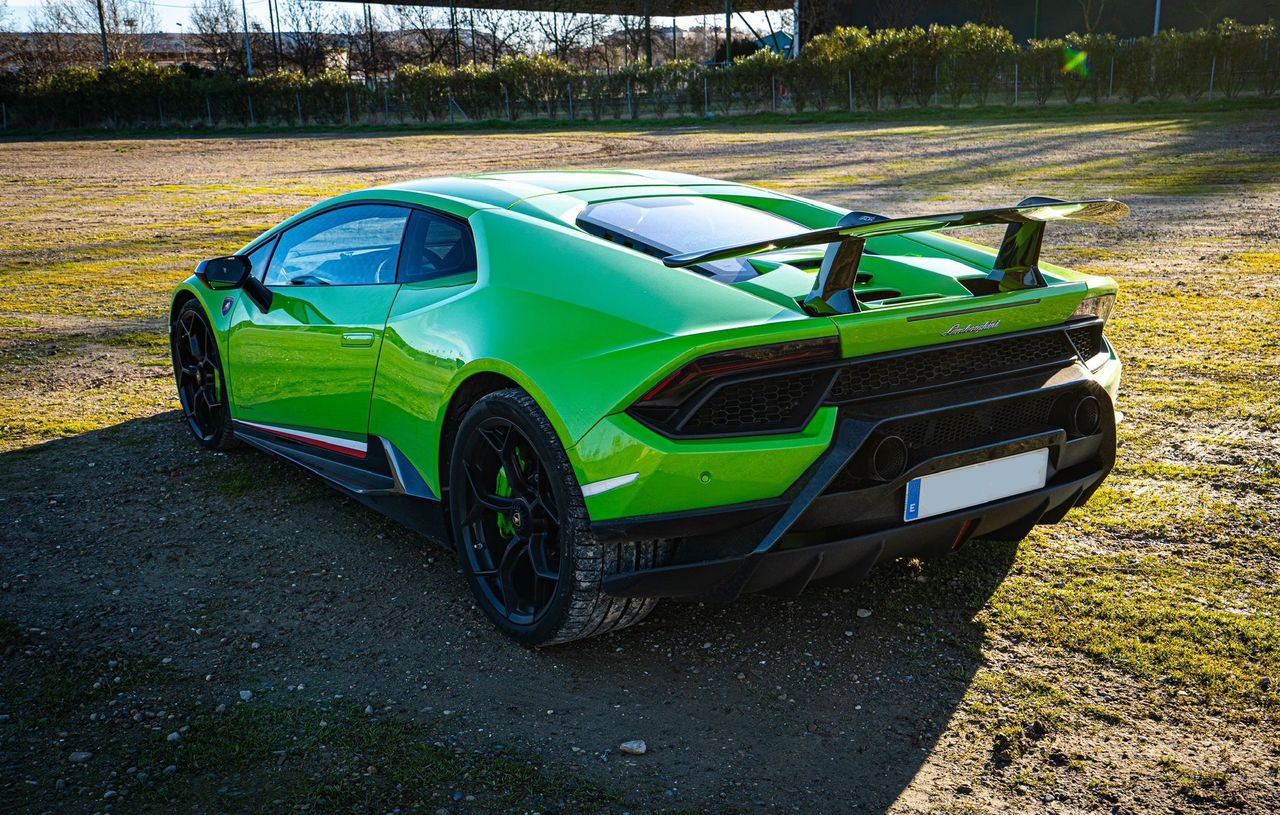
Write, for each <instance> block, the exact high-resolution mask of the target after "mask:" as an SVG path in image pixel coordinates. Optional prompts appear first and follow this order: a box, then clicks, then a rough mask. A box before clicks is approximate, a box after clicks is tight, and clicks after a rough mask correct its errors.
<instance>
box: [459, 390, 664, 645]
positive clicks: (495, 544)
mask: <svg viewBox="0 0 1280 815" xmlns="http://www.w3.org/2000/svg"><path fill="white" fill-rule="evenodd" d="M449 518H450V525H451V527H452V531H453V539H454V544H455V546H456V548H457V552H458V561H459V563H460V564H461V565H462V571H463V574H465V575H466V579H467V583H468V585H470V587H471V590H472V592H473V593H474V594H475V597H476V600H477V602H478V603H479V605H480V608H481V609H483V610H484V613H485V614H486V615H487V616H488V617H489V619H490V620H492V621H493V622H494V624H495V625H497V627H498V628H499V629H500V630H501V631H502V632H503V633H504V634H506V635H508V636H509V637H511V638H512V639H514V640H516V641H518V642H520V643H523V644H525V645H534V646H538V645H554V644H556V643H563V642H569V641H571V640H576V639H582V638H584V637H592V636H595V635H597V634H603V633H605V632H607V631H613V630H617V629H620V628H625V627H627V626H629V625H632V624H634V623H637V622H639V621H640V620H641V619H643V618H644V617H645V615H647V614H648V613H649V612H650V611H652V610H653V608H654V606H655V605H656V604H657V601H656V600H653V599H637V598H622V597H611V596H609V595H607V594H605V593H604V592H603V591H602V590H601V583H602V581H603V580H604V578H605V577H607V576H609V575H611V574H616V573H618V572H622V571H631V570H634V569H642V568H646V567H649V566H655V565H660V564H661V563H663V562H665V560H666V558H667V555H668V552H669V549H670V545H669V544H668V543H666V542H665V541H656V540H655V541H632V542H627V543H607V544H606V543H598V542H596V541H595V540H594V538H593V537H592V536H591V528H590V522H589V519H588V516H587V508H586V504H585V502H584V501H583V497H582V490H581V488H580V487H579V486H578V480H577V478H576V476H575V475H574V473H573V468H572V467H571V466H570V464H569V459H568V456H567V455H566V454H565V451H564V447H563V446H562V445H561V444H560V440H559V437H558V436H557V435H556V433H555V430H554V429H553V428H552V426H551V422H550V421H549V420H548V419H547V416H546V414H545V413H543V411H542V409H541V408H540V407H539V406H538V403H537V402H535V401H534V400H533V398H532V397H531V396H529V394H527V393H525V392H524V391H521V390H516V389H510V390H503V391H497V392H495V393H491V394H488V395H487V396H484V397H482V398H481V399H480V400H479V401H477V402H476V403H475V404H474V405H472V406H471V409H470V410H468V411H467V413H466V415H465V416H464V417H463V419H462V422H461V423H460V424H459V426H458V432H457V436H456V438H455V442H454V445H453V453H452V456H451V457H450V462H449Z"/></svg>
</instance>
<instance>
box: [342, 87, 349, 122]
mask: <svg viewBox="0 0 1280 815" xmlns="http://www.w3.org/2000/svg"><path fill="white" fill-rule="evenodd" d="M342 95H343V97H344V98H345V100H346V103H347V127H351V91H346V92H345V93H343V94H342Z"/></svg>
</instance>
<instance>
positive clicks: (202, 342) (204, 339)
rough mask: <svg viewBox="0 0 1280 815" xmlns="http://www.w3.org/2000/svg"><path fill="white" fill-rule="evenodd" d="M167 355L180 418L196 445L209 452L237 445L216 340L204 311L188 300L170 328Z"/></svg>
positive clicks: (193, 301)
mask: <svg viewBox="0 0 1280 815" xmlns="http://www.w3.org/2000/svg"><path fill="white" fill-rule="evenodd" d="M169 352H170V354H171V355H172V357H173V375H174V379H176V380H177V384H178V401H179V402H181V403H182V418H183V420H184V421H185V422H186V425H187V429H188V430H190V431H191V435H193V436H195V439H196V441H197V442H199V443H200V444H201V445H202V446H204V447H207V448H208V449H210V450H230V449H231V448H233V447H235V446H237V445H238V444H239V441H237V439H236V437H235V435H234V434H233V433H232V431H231V408H230V405H229V404H228V402H227V379H226V375H225V374H224V373H223V371H222V359H221V357H219V355H218V341H217V338H216V337H215V336H214V333H213V326H211V325H210V324H209V318H208V317H206V316H205V313H204V309H203V308H202V307H201V306H200V304H199V303H198V302H196V301H195V300H188V301H187V302H186V303H184V304H183V306H182V308H180V309H178V314H177V316H175V317H174V318H173V323H172V324H171V325H170V326H169Z"/></svg>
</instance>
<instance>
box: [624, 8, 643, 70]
mask: <svg viewBox="0 0 1280 815" xmlns="http://www.w3.org/2000/svg"><path fill="white" fill-rule="evenodd" d="M617 20H618V31H619V32H620V33H621V34H622V58H623V60H624V61H625V62H630V63H638V62H639V61H640V58H641V57H643V56H644V18H643V17H631V16H628V15H625V14H619V15H618V17H617Z"/></svg>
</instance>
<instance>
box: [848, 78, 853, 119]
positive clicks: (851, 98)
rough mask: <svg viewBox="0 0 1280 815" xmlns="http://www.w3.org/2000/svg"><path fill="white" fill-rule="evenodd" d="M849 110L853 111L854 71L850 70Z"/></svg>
mask: <svg viewBox="0 0 1280 815" xmlns="http://www.w3.org/2000/svg"><path fill="white" fill-rule="evenodd" d="M847 78H848V80H849V112H850V113H853V71H849V75H848V77H847Z"/></svg>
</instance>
